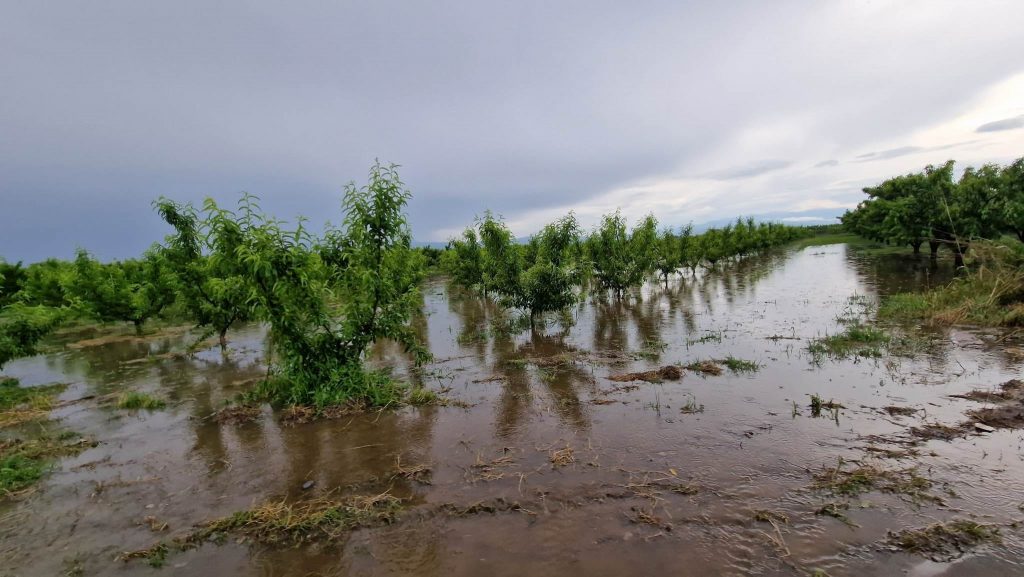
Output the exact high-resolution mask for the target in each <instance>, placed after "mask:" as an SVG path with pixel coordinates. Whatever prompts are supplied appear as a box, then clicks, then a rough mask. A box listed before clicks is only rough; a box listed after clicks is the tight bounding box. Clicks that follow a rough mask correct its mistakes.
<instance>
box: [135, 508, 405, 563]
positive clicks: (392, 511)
mask: <svg viewBox="0 0 1024 577" xmlns="http://www.w3.org/2000/svg"><path fill="white" fill-rule="evenodd" d="M402 508H403V504H402V500H401V499H399V498H397V497H394V496H393V495H390V494H389V493H387V492H385V493H381V494H378V495H370V496H352V497H347V498H344V499H341V500H336V499H330V498H321V499H313V500H309V501H302V502H299V503H288V502H286V501H284V500H281V501H272V502H268V503H264V504H263V505H260V506H258V507H254V508H252V509H247V510H244V511H239V512H237V513H235V514H233V515H230V516H228V517H223V518H220V519H215V520H213V521H209V522H207V523H204V524H202V525H199V526H198V527H196V528H195V529H194V530H193V531H192V532H190V533H188V534H187V535H184V536H181V537H178V538H176V539H173V540H171V541H164V542H160V543H157V544H156V545H153V546H152V547H150V548H148V549H142V550H139V551H129V552H125V553H122V554H121V555H119V556H118V559H120V560H122V561H130V560H132V559H145V560H146V561H147V562H148V563H149V564H150V565H153V566H161V565H163V564H164V562H165V560H166V558H167V555H168V554H169V553H170V552H172V551H186V550H189V549H194V548H196V547H198V546H199V545H202V544H203V543H205V542H207V541H213V542H215V543H222V542H224V541H225V540H226V539H227V538H228V537H233V538H235V539H236V540H249V541H252V542H255V543H259V544H261V545H270V546H295V545H301V544H303V543H311V542H318V541H329V540H332V539H336V538H338V537H339V536H341V535H342V534H344V533H347V532H350V531H354V530H356V529H362V528H366V527H376V526H380V525H387V524H389V523H392V522H394V521H395V520H396V519H397V518H398V514H399V513H400V512H401V511H402Z"/></svg>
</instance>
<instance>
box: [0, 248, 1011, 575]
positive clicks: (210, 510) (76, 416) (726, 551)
mask: <svg viewBox="0 0 1024 577" xmlns="http://www.w3.org/2000/svg"><path fill="white" fill-rule="evenodd" d="M950 274H951V273H950V271H949V270H948V269H947V268H944V265H935V264H933V263H930V262H929V261H928V259H927V258H925V259H921V260H915V259H911V258H906V257H899V256H892V255H889V256H885V257H867V256H863V255H858V254H857V253H856V252H853V251H850V250H848V249H847V247H846V246H845V245H833V246H815V247H808V248H806V249H803V250H799V251H796V250H790V251H779V252H773V253H771V254H767V255H762V256H759V257H755V258H749V259H746V260H743V261H741V262H738V263H731V264H728V265H726V266H724V267H722V268H721V270H719V271H714V272H706V273H701V274H698V275H697V277H696V278H693V277H690V276H689V275H686V276H685V277H684V278H682V279H679V278H676V279H670V280H669V282H668V284H667V285H665V284H652V285H650V286H647V287H644V289H643V290H642V291H640V293H639V294H638V295H634V296H633V298H630V299H628V300H626V301H624V302H617V301H614V300H600V299H589V300H588V301H587V302H586V303H584V304H583V305H581V306H580V307H579V308H578V309H577V310H575V311H574V312H573V319H572V320H573V326H571V328H568V329H565V328H564V327H562V326H561V325H560V324H557V323H552V324H551V326H549V327H548V328H547V329H545V330H544V331H537V332H532V333H531V332H530V331H526V332H523V333H520V334H514V335H509V334H508V333H507V331H503V330H502V329H501V323H500V322H499V321H500V315H499V314H498V311H496V310H495V309H494V308H493V307H491V306H488V305H487V304H485V303H484V302H482V301H481V300H479V299H477V298H474V297H472V296H469V295H466V294H462V293H459V292H457V291H453V290H450V289H448V288H447V286H446V284H445V282H444V280H443V279H436V280H433V281H430V282H429V283H428V284H427V285H426V286H425V289H424V291H423V292H424V311H425V315H424V316H423V317H422V318H420V319H418V320H417V322H416V325H417V330H419V331H420V332H421V335H422V336H423V337H424V339H425V341H426V342H427V343H429V346H430V348H431V350H432V351H433V353H434V355H435V357H436V361H435V362H434V363H433V364H431V365H429V366H428V367H426V368H425V370H423V371H421V372H417V373H410V372H408V367H407V361H406V360H405V359H404V358H403V357H402V355H401V353H400V352H399V350H398V349H397V348H394V347H389V346H381V347H379V348H378V350H376V351H375V352H374V355H373V357H374V358H373V361H374V362H375V363H380V364H389V365H394V366H397V367H398V368H397V369H396V374H398V375H399V376H402V377H403V378H405V379H408V380H414V381H417V382H419V383H421V384H423V385H425V386H427V387H429V388H431V389H433V390H436V391H438V392H441V393H442V394H443V395H444V396H445V397H446V398H447V399H449V400H450V401H452V402H451V403H450V404H449V405H448V406H427V407H408V408H402V409H399V410H387V411H381V412H374V413H369V414H356V415H343V416H340V417H338V418H333V419H328V420H319V421H314V422H310V423H304V424H288V423H286V422H283V421H282V420H281V418H280V417H281V415H280V414H278V413H275V412H273V411H271V410H270V409H269V408H265V407H264V408H262V409H261V410H258V411H253V412H250V413H249V414H247V415H243V416H242V417H243V418H237V419H226V420H224V421H223V422H221V421H219V420H218V419H216V418H215V417H214V415H215V413H217V411H218V410H220V409H221V408H223V407H224V406H225V403H226V402H228V401H229V400H230V399H232V398H234V397H235V396H236V395H237V394H239V393H242V392H244V391H246V390H248V389H249V388H250V387H251V386H252V385H253V383H254V382H256V381H257V380H258V379H260V378H262V376H263V375H264V374H265V372H266V355H265V352H264V339H265V333H264V331H263V329H262V328H260V327H258V326H245V327H239V328H237V330H234V331H232V333H231V334H230V339H231V347H232V351H231V354H230V356H229V357H228V358H227V359H224V358H222V357H221V355H220V353H219V351H218V350H216V349H209V350H205V351H201V352H200V353H198V354H197V355H195V356H192V357H189V356H185V355H180V354H177V353H180V352H181V351H183V350H184V349H185V347H186V345H187V344H188V343H189V342H190V340H189V339H190V338H191V337H190V336H189V335H188V334H186V333H182V332H180V331H167V332H164V333H158V334H156V335H150V336H148V337H146V338H134V337H133V338H109V336H110V334H111V331H110V330H107V331H105V332H104V331H101V332H98V333H97V332H92V331H85V332H80V333H77V334H76V333H67V334H64V335H62V336H61V339H62V340H61V342H57V343H54V346H53V351H54V352H52V353H50V354H46V355H42V356H38V357H34V358H30V359H23V360H20V361H17V362H14V363H11V364H10V365H9V366H8V368H7V369H6V373H7V374H9V375H10V376H14V377H17V378H19V379H21V380H22V382H23V383H24V384H27V385H42V384H47V383H53V382H65V383H69V387H68V388H67V389H66V390H65V392H64V393H62V394H61V396H60V398H59V399H58V402H59V404H58V405H57V408H56V409H55V410H54V411H53V412H52V415H51V418H52V419H54V420H55V421H56V422H55V423H51V424H50V425H49V426H51V427H57V428H60V429H69V430H73V431H76V432H78V433H80V434H82V435H86V436H88V438H90V439H94V440H95V441H97V445H96V446H95V447H91V448H87V449H86V450H84V451H82V452H81V453H79V454H77V455H76V456H72V457H67V458H63V459H60V460H58V461H57V462H56V464H55V466H54V469H53V471H52V472H51V473H50V474H49V475H47V476H46V477H44V479H43V480H42V481H41V482H40V483H39V484H38V485H37V487H36V489H35V490H34V491H33V492H31V493H30V494H27V495H22V496H19V497H17V498H13V499H7V500H6V501H4V502H3V503H2V504H0V575H60V574H69V575H70V574H73V575H151V574H160V573H164V574H173V575H196V576H200V575H203V576H205V575H419V576H427V575H445V576H447V575H515V576H517V577H518V576H522V575H566V574H580V575H626V574H629V575H652V574H657V575H811V574H815V572H816V571H818V572H819V573H817V574H819V575H831V576H841V575H849V576H871V575H912V576H917V577H925V576H934V575H993V576H1004V575H1016V574H1022V573H1024V566H1022V565H1024V540H1022V536H1021V532H1020V530H1019V529H1018V528H1017V522H1018V521H1019V520H1021V519H1024V512H1022V510H1021V507H1022V506H1024V481H1022V479H1024V453H1022V440H1024V439H1022V433H1021V431H1020V430H1017V429H1013V428H996V430H995V432H991V433H981V432H978V431H975V430H961V431H960V433H962V434H957V435H953V436H951V438H950V439H949V440H947V439H944V438H921V437H915V436H914V435H913V433H912V432H911V431H912V429H914V428H917V429H920V428H922V427H927V426H934V425H935V424H944V425H947V426H949V427H954V428H956V427H961V425H962V424H963V423H965V422H971V421H970V419H971V417H970V416H969V413H970V412H971V411H975V414H978V413H977V411H979V410H980V409H984V408H985V407H987V406H994V402H995V401H1002V398H996V397H991V398H990V397H988V396H986V395H979V394H971V391H977V390H981V391H991V392H992V393H993V394H996V393H999V392H1000V391H1002V389H1001V388H1000V387H999V385H1000V384H1002V383H1005V382H1007V381H1009V380H1011V379H1013V378H1018V377H1020V375H1021V368H1022V362H1024V358H1022V356H1021V355H1019V354H1017V353H1016V352H1015V351H1020V350H1021V344H1020V342H1019V341H1017V340H1016V339H1017V337H1016V336H1015V335H1014V334H1010V333H997V332H989V331H984V330H971V329H969V328H956V329H952V330H944V331H932V330H925V329H917V328H913V327H908V328H906V334H907V335H909V336H910V337H912V339H913V341H914V342H915V343H918V344H917V346H916V347H915V348H914V352H913V353H912V354H910V356H899V357H894V356H889V355H883V356H882V357H880V358H856V357H855V358H850V359H844V360H834V359H829V358H824V359H822V358H817V359H816V358H815V357H813V356H812V355H810V354H809V353H807V352H806V350H805V349H806V347H807V345H808V343H809V342H810V341H811V340H812V339H815V338H819V337H823V336H827V335H829V334H835V333H837V332H840V331H842V330H843V328H844V327H845V326H847V325H848V324H849V323H850V322H851V320H852V319H855V318H862V319H868V320H870V319H871V317H872V315H873V312H872V309H873V304H874V303H876V302H877V300H878V298H879V297H880V296H882V295H885V294H889V293H893V292H898V291H904V290H919V289H922V288H927V287H930V286H934V285H936V284H939V283H941V282H944V281H946V280H948V279H949V278H950ZM729 357H732V358H733V359H742V360H746V361H752V362H754V363H756V364H757V369H756V370H750V368H751V367H750V366H742V365H737V364H735V363H734V364H733V366H734V367H735V369H736V370H730V369H729V368H728V366H729V365H728V363H726V362H724V360H725V359H728V358H729ZM716 360H717V361H716ZM669 366H671V367H673V369H675V368H676V367H689V368H682V369H681V370H673V369H668V370H666V367H669ZM712 366H715V367H718V368H719V369H721V370H718V371H716V370H711V369H708V367H712ZM701 367H704V368H705V369H707V370H700V369H701ZM629 373H637V374H638V376H639V377H650V378H642V379H638V380H631V379H630V378H626V377H624V375H628V374H629ZM716 373H718V374H716ZM125 390H135V391H142V392H146V393H150V394H153V395H155V396H158V397H160V398H162V399H164V400H166V401H167V407H166V408H165V409H162V410H156V411H124V410H118V409H116V408H115V407H114V406H113V404H112V403H110V402H105V401H104V399H109V398H110V397H111V396H112V395H115V394H117V393H119V392H122V391H125ZM812 395H817V396H818V397H819V398H820V399H821V400H822V401H823V402H824V403H825V407H826V408H825V409H823V410H822V411H821V412H820V413H818V416H814V414H813V412H812V409H811V407H810V405H811V396H812ZM954 395H961V396H960V397H956V396H954ZM963 396H966V397H967V398H964V397H963ZM829 401H831V402H829ZM244 417H249V418H244ZM250 418H251V419H250ZM240 421H241V422H240ZM1010 424H1012V423H1010ZM33 426H37V427H38V426H39V425H33ZM0 433H2V434H3V435H4V436H5V437H9V436H11V435H16V434H23V433H25V434H27V432H26V431H24V430H22V431H19V430H17V429H15V430H4V431H0ZM382 496H383V497H382ZM367 497H373V498H374V499H376V501H365V498H367ZM390 497H393V498H396V499H400V500H401V501H400V502H394V501H392V500H390V499H389V500H387V501H386V503H387V504H388V506H389V507H391V506H392V505H394V508H393V509H389V513H388V515H387V516H381V517H371V518H366V519H364V518H362V517H358V519H361V521H359V522H354V521H353V522H349V520H344V522H345V523H349V524H348V525H344V524H337V525H333V526H332V527H330V528H328V530H319V529H322V528H323V526H317V528H316V530H312V529H311V530H309V531H305V532H303V531H301V530H300V531H298V532H297V533H287V530H294V529H295V526H294V522H295V518H294V516H293V517H292V518H291V519H292V524H291V525H289V522H286V521H285V520H283V519H282V518H281V517H278V518H277V519H278V523H277V525H273V526H271V525H258V524H252V522H251V523H250V524H248V525H245V526H235V527H234V528H233V529H225V530H224V531H223V532H219V533H215V534H211V535H203V536H202V537H200V538H196V537H195V535H199V534H201V529H202V528H203V527H210V525H208V524H209V523H211V522H214V521H216V520H218V519H223V518H226V517H228V516H230V515H232V514H233V513H235V512H238V511H243V510H249V509H256V508H260V507H263V506H264V505H267V504H268V503H269V504H273V505H274V506H273V507H263V509H261V511H262V512H263V514H266V515H273V514H274V512H275V511H278V512H280V511H284V510H286V509H285V508H283V507H282V506H283V505H293V506H294V507H295V508H294V510H295V511H299V510H311V509H315V508H318V507H322V506H323V504H325V503H326V504H330V503H332V502H337V503H347V502H350V501H351V499H364V501H363V502H373V503H380V502H382V499H385V498H390ZM324 518H325V517H320V519H321V521H322V520H323V519H324ZM345 519H348V518H347V517H346V518H345ZM968 520H969V521H971V522H974V523H978V524H980V525H984V526H985V527H986V528H987V529H986V533H985V535H989V534H990V533H989V532H987V531H989V529H988V528H991V529H995V530H998V535H997V536H996V537H994V538H991V539H989V538H986V539H968V538H964V539H960V538H956V536H954V537H944V539H945V540H944V541H943V542H942V543H939V544H938V545H941V546H945V547H946V549H942V548H940V551H941V552H942V554H923V553H922V552H921V551H927V550H929V549H928V547H922V548H920V549H918V548H917V547H916V542H915V550H913V551H904V550H901V549H900V548H899V546H898V543H899V542H900V539H901V536H905V535H907V534H908V533H901V532H902V531H910V530H919V529H928V528H929V527H933V526H935V525H936V523H953V522H959V523H961V525H962V524H963V523H964V522H966V521H968ZM961 525H952V524H951V525H944V526H949V527H955V526H961ZM224 526H227V525H224ZM283 527H291V528H292V529H282V528H283ZM275 529H276V530H277V531H278V533H275V532H274V531H275ZM920 534H921V535H925V536H927V535H939V534H940V533H938V532H936V530H933V529H928V531H925V532H922V533H920ZM993 534H994V533H993ZM915 535H916V534H915ZM941 535H943V536H945V533H941ZM189 536H192V537H193V541H191V542H190V544H189V546H187V547H178V546H177V545H176V544H180V543H184V542H186V541H187V540H188V538H189ZM296 536H298V538H297V539H296V538H295V537H296ZM903 540H904V541H907V539H906V538H903ZM275 541H276V542H275ZM296 541H298V544H296ZM950 543H952V545H950ZM161 544H163V545H166V546H167V549H166V550H161V549H160V548H159V547H156V546H159V545H161ZM926 545H927V543H926ZM154 547H156V548H154ZM949 547H952V550H947V549H949ZM178 549H183V550H180V551H179V550H178ZM153 551H162V552H161V553H160V554H157V555H153V554H148V556H147V552H149V553H152V552H153ZM132 552H136V553H135V554H132ZM161 564H162V565H163V566H162V567H153V566H151V565H161Z"/></svg>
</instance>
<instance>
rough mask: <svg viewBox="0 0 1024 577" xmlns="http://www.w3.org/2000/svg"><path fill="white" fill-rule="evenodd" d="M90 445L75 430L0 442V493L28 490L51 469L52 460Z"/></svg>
mask: <svg viewBox="0 0 1024 577" xmlns="http://www.w3.org/2000/svg"><path fill="white" fill-rule="evenodd" d="M87 446H89V443H87V442H85V443H83V439H82V438H81V437H79V436H78V434H76V433H72V432H64V433H61V434H60V435H44V436H41V437H39V438H37V439H33V440H27V441H26V440H21V439H5V440H3V441H0V496H2V497H10V496H14V495H17V494H19V493H22V492H24V491H26V490H28V489H29V488H31V486H32V485H34V484H35V483H36V482H37V481H38V480H39V479H41V478H42V477H43V475H45V474H46V473H47V471H49V470H50V467H51V465H52V461H53V459H56V458H57V457H61V456H66V455H74V454H76V453H78V452H79V451H81V450H82V449H84V448H85V447H87Z"/></svg>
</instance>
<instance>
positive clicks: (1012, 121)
mask: <svg viewBox="0 0 1024 577" xmlns="http://www.w3.org/2000/svg"><path fill="white" fill-rule="evenodd" d="M1015 128H1024V114H1021V115H1020V116H1015V117H1013V118H1004V119H1002V120H996V121H993V122H986V123H985V124H982V125H981V126H979V127H978V128H976V129H975V130H974V131H975V132H999V131H1002V130H1013V129H1015Z"/></svg>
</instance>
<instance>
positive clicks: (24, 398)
mask: <svg viewBox="0 0 1024 577" xmlns="http://www.w3.org/2000/svg"><path fill="white" fill-rule="evenodd" d="M66 388H67V385H65V384H56V385H46V386H36V387H22V386H21V385H19V384H18V380H17V379H11V378H4V377H0V411H7V410H10V409H15V408H18V407H21V406H23V405H25V406H30V407H35V406H41V407H48V406H49V405H50V402H51V400H52V397H53V396H54V395H56V394H58V393H60V392H61V391H63V390H64V389H66Z"/></svg>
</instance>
